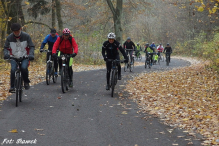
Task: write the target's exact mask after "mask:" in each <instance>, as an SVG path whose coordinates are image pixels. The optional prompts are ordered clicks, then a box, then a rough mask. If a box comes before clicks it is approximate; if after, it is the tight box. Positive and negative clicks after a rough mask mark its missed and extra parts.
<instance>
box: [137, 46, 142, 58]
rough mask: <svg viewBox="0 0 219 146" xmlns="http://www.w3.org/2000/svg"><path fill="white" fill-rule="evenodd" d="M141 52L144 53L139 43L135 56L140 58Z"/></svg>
mask: <svg viewBox="0 0 219 146" xmlns="http://www.w3.org/2000/svg"><path fill="white" fill-rule="evenodd" d="M140 51H142V49H141V46H140V45H139V43H137V46H136V47H135V56H136V57H138V56H139V55H140Z"/></svg>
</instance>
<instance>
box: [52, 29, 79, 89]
mask: <svg viewBox="0 0 219 146" xmlns="http://www.w3.org/2000/svg"><path fill="white" fill-rule="evenodd" d="M62 34H63V35H62V36H59V37H58V39H57V40H56V42H55V44H54V45H53V48H52V55H53V57H54V58H57V57H58V56H57V54H56V52H57V49H58V48H59V51H60V54H70V56H71V57H75V56H76V55H77V54H78V45H77V43H76V41H75V39H74V37H73V36H72V35H71V32H70V30H69V29H68V28H65V29H63V31H62ZM73 50H74V51H73ZM69 63H70V58H68V61H67V64H69ZM68 66H69V65H68ZM60 70H61V68H60ZM69 77H70V85H69V86H70V87H72V86H73V82H72V80H73V69H72V66H69Z"/></svg>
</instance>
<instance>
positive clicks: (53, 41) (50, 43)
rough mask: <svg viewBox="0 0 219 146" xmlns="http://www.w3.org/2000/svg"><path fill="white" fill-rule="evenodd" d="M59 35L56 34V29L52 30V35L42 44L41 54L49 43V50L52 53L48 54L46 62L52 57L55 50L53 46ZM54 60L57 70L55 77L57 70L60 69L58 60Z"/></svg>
mask: <svg viewBox="0 0 219 146" xmlns="http://www.w3.org/2000/svg"><path fill="white" fill-rule="evenodd" d="M58 37H59V36H58V34H57V33H56V30H55V29H51V31H50V34H48V35H47V36H46V37H45V39H44V40H43V42H42V44H41V47H40V52H43V48H44V47H45V45H46V44H47V43H48V50H49V51H50V52H47V59H46V61H48V60H49V56H50V55H52V48H53V45H54V43H55V41H56V40H57V38H58ZM51 59H52V60H54V68H55V73H54V74H55V75H57V69H58V61H57V59H53V58H51Z"/></svg>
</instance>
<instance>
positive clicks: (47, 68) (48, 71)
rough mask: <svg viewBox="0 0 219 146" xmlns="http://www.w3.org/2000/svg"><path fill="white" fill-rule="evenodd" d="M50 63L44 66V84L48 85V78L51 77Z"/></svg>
mask: <svg viewBox="0 0 219 146" xmlns="http://www.w3.org/2000/svg"><path fill="white" fill-rule="evenodd" d="M50 72H52V70H51V63H50V62H49V63H47V65H46V84H47V85H49V84H50V76H51V73H50Z"/></svg>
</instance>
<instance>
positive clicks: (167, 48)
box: [163, 43, 172, 62]
mask: <svg viewBox="0 0 219 146" xmlns="http://www.w3.org/2000/svg"><path fill="white" fill-rule="evenodd" d="M163 52H164V53H165V52H166V53H169V62H170V55H171V53H172V48H171V47H170V44H169V43H167V46H166V47H165V48H164V51H163ZM167 59H168V58H167Z"/></svg>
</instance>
